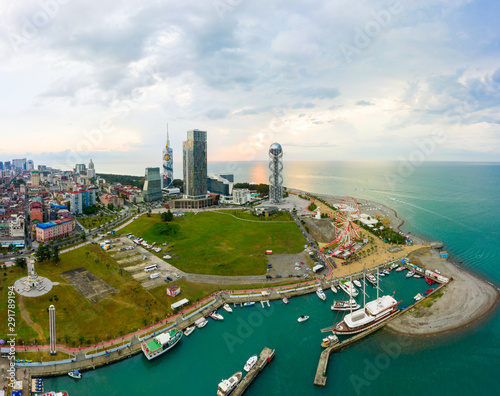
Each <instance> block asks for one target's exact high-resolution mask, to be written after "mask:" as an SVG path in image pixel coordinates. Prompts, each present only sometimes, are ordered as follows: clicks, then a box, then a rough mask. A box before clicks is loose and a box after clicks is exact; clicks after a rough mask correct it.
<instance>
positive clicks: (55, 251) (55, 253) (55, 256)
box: [52, 245, 61, 265]
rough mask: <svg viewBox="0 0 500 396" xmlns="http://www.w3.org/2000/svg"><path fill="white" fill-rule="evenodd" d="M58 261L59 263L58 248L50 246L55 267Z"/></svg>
mask: <svg viewBox="0 0 500 396" xmlns="http://www.w3.org/2000/svg"><path fill="white" fill-rule="evenodd" d="M59 261H61V259H60V258H59V246H58V245H54V246H52V262H53V263H54V264H56V265H57V263H58V262H59Z"/></svg>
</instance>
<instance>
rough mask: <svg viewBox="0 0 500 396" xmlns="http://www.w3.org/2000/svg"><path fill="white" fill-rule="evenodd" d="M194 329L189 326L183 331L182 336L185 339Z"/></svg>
mask: <svg viewBox="0 0 500 396" xmlns="http://www.w3.org/2000/svg"><path fill="white" fill-rule="evenodd" d="M195 328H196V326H189V327H187V328H186V330H184V335H185V336H186V337H187V336H188V335H189V334H191V333H192V332H193V331H194V329H195Z"/></svg>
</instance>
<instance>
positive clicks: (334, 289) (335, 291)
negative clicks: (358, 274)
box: [330, 285, 338, 293]
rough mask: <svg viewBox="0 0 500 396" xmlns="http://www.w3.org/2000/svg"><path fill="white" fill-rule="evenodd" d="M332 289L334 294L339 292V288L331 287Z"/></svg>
mask: <svg viewBox="0 0 500 396" xmlns="http://www.w3.org/2000/svg"><path fill="white" fill-rule="evenodd" d="M330 289H332V292H334V293H337V291H338V290H337V288H336V287H335V286H333V285H332V286H331V287H330Z"/></svg>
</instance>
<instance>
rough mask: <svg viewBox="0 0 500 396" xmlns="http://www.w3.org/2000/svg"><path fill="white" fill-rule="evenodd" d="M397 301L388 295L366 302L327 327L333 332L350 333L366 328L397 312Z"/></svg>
mask: <svg viewBox="0 0 500 396" xmlns="http://www.w3.org/2000/svg"><path fill="white" fill-rule="evenodd" d="M397 304H398V302H397V301H396V300H395V299H394V298H393V297H392V296H389V295H386V296H382V297H380V298H377V299H376V300H373V301H370V302H368V303H366V305H365V307H364V308H361V309H358V310H357V311H353V312H352V313H349V314H347V315H346V316H345V317H344V319H343V320H342V321H340V322H339V323H337V324H336V325H335V326H334V327H333V328H331V329H328V330H331V331H333V333H334V334H337V335H339V334H342V335H351V334H357V333H360V332H362V331H364V330H368V329H369V328H372V327H373V326H375V325H377V324H379V323H380V322H383V321H385V320H387V319H389V318H390V317H392V316H394V315H395V314H397V313H398V312H399V309H398V308H397V306H396V305H397Z"/></svg>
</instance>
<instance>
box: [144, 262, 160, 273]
mask: <svg viewBox="0 0 500 396" xmlns="http://www.w3.org/2000/svg"><path fill="white" fill-rule="evenodd" d="M157 269H158V266H157V265H156V264H153V265H148V266H147V267H144V271H146V272H150V271H154V270H157Z"/></svg>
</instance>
